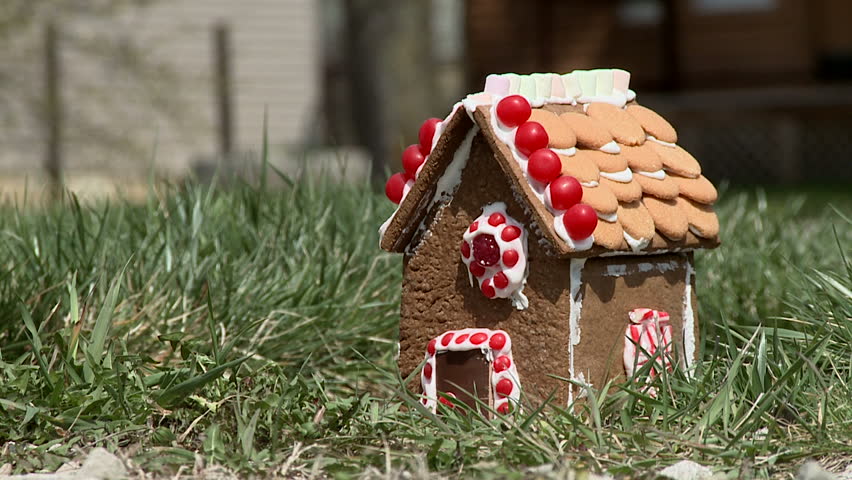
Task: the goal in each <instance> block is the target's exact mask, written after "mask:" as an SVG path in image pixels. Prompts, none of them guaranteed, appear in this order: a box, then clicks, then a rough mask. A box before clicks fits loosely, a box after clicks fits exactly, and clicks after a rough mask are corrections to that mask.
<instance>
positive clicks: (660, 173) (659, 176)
mask: <svg viewBox="0 0 852 480" xmlns="http://www.w3.org/2000/svg"><path fill="white" fill-rule="evenodd" d="M633 173H638V174H639V175H643V176H645V177H650V178H656V179H657V180H665V179H666V171H665V170H663V169H659V170H657V171H656V172H643V171H640V170H635V171H634V172H633Z"/></svg>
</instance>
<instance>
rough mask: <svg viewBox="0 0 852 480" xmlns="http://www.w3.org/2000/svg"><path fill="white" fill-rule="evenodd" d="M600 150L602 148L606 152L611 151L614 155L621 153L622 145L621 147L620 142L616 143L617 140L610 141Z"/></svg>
mask: <svg viewBox="0 0 852 480" xmlns="http://www.w3.org/2000/svg"><path fill="white" fill-rule="evenodd" d="M598 150H600V151H602V152H604V153H611V154H613V155H616V154H619V153H621V147H619V146H618V144H617V143H615V140H612V141H610V142H609V143H607V144H606V145H604V146H602V147H601V148H599V149H598Z"/></svg>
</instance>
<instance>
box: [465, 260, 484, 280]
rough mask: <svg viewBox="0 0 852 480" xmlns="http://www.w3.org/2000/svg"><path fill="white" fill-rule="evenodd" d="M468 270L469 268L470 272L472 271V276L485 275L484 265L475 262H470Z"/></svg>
mask: <svg viewBox="0 0 852 480" xmlns="http://www.w3.org/2000/svg"><path fill="white" fill-rule="evenodd" d="M468 270H470V273H472V274H473V276H474V277H481V276H483V275H485V267H483V266H482V265H480V264H478V263H476V262H471V263H470V267H468Z"/></svg>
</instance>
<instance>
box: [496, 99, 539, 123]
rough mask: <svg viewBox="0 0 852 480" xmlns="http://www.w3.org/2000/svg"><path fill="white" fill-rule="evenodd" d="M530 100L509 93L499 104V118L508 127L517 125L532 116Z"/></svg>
mask: <svg viewBox="0 0 852 480" xmlns="http://www.w3.org/2000/svg"><path fill="white" fill-rule="evenodd" d="M531 113H532V108H530V102H528V101H527V99H526V98H524V97H522V96H520V95H509V96H508V97H506V98H504V99H503V100H500V103H498V104H497V118H499V119H500V122H502V123H503V125H506V126H507V127H517V126H518V125H521V124H522V123H524V122H526V121H527V120H528V119H529V118H530V114H531Z"/></svg>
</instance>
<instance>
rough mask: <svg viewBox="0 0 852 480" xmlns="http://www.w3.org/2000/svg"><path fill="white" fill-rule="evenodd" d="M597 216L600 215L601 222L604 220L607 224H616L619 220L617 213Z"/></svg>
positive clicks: (599, 213)
mask: <svg viewBox="0 0 852 480" xmlns="http://www.w3.org/2000/svg"><path fill="white" fill-rule="evenodd" d="M597 214H598V218H600V219H601V220H603V221H604V222H607V223H614V222H616V221H617V220H618V213H616V212H613V213H609V214H607V213H601V212H597Z"/></svg>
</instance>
